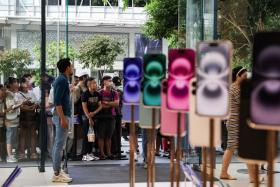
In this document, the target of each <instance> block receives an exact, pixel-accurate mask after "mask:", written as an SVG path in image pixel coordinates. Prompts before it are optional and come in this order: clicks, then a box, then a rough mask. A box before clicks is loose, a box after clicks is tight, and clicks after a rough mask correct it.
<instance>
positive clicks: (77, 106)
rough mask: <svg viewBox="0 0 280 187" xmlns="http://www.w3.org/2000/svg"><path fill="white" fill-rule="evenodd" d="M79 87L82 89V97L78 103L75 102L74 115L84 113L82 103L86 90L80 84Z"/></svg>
mask: <svg viewBox="0 0 280 187" xmlns="http://www.w3.org/2000/svg"><path fill="white" fill-rule="evenodd" d="M79 89H80V97H79V99H78V100H77V101H76V103H74V115H83V114H84V110H83V105H82V95H83V93H84V92H83V89H82V88H81V87H80V86H79Z"/></svg>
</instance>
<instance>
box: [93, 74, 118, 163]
mask: <svg viewBox="0 0 280 187" xmlns="http://www.w3.org/2000/svg"><path fill="white" fill-rule="evenodd" d="M102 83H103V88H102V89H101V90H100V91H99V93H100V95H101V103H102V110H101V115H100V118H102V119H100V123H99V124H98V128H97V137H98V145H99V149H100V160H104V159H105V158H106V156H105V152H104V148H105V149H106V153H107V156H108V157H107V158H109V159H113V157H112V153H111V138H112V135H113V132H114V129H115V116H116V111H115V107H117V106H119V98H118V93H117V92H116V91H114V90H113V89H112V88H113V82H112V78H111V77H110V76H104V77H103V78H102Z"/></svg>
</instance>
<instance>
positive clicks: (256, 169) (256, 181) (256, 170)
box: [254, 164, 260, 187]
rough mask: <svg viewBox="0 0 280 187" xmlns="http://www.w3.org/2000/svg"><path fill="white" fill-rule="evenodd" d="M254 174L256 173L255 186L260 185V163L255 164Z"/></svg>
mask: <svg viewBox="0 0 280 187" xmlns="http://www.w3.org/2000/svg"><path fill="white" fill-rule="evenodd" d="M254 175H255V184H254V186H255V187H259V185H260V182H259V165H258V164H254Z"/></svg>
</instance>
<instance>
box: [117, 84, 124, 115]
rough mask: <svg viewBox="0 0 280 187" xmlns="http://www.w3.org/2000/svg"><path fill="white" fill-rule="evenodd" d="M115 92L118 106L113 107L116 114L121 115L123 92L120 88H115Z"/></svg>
mask: <svg viewBox="0 0 280 187" xmlns="http://www.w3.org/2000/svg"><path fill="white" fill-rule="evenodd" d="M115 91H116V92H118V94H119V106H118V107H115V110H116V115H117V116H122V106H123V92H122V91H121V90H120V89H116V90H115Z"/></svg>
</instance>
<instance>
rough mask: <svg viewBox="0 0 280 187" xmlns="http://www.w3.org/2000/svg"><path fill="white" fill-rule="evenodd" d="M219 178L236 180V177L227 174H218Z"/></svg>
mask: <svg viewBox="0 0 280 187" xmlns="http://www.w3.org/2000/svg"><path fill="white" fill-rule="evenodd" d="M220 179H222V180H237V178H235V177H232V176H230V175H227V176H220Z"/></svg>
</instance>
